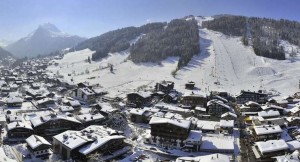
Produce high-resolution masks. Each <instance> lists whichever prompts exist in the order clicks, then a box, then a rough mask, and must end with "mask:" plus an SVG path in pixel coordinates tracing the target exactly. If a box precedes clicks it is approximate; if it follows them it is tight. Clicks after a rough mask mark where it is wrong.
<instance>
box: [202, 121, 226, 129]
mask: <svg viewBox="0 0 300 162" xmlns="http://www.w3.org/2000/svg"><path fill="white" fill-rule="evenodd" d="M219 126H220V122H217V121H208V120H198V121H197V128H199V129H201V130H215V129H216V128H217V127H219Z"/></svg>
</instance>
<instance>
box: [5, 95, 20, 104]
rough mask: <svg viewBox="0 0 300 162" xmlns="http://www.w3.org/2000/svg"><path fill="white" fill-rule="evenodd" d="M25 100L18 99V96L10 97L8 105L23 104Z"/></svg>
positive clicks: (7, 100) (7, 101)
mask: <svg viewBox="0 0 300 162" xmlns="http://www.w3.org/2000/svg"><path fill="white" fill-rule="evenodd" d="M22 102H23V98H21V97H18V96H13V97H8V98H7V99H6V103H8V104H11V103H22Z"/></svg>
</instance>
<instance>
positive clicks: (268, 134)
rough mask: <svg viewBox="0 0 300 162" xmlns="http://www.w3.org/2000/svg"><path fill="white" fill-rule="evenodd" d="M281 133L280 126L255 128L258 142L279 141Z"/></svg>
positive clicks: (254, 135)
mask: <svg viewBox="0 0 300 162" xmlns="http://www.w3.org/2000/svg"><path fill="white" fill-rule="evenodd" d="M281 132H282V129H281V128H280V126H279V125H261V126H253V137H254V139H255V140H256V141H262V140H271V139H279V138H280V134H281Z"/></svg>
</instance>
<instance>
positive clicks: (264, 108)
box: [261, 105, 284, 110]
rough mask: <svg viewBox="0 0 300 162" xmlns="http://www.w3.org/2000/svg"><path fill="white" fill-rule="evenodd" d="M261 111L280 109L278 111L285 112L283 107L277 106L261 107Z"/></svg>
mask: <svg viewBox="0 0 300 162" xmlns="http://www.w3.org/2000/svg"><path fill="white" fill-rule="evenodd" d="M261 109H263V110H267V109H278V110H284V108H283V107H281V106H277V105H263V106H261Z"/></svg>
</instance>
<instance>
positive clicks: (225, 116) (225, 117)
mask: <svg viewBox="0 0 300 162" xmlns="http://www.w3.org/2000/svg"><path fill="white" fill-rule="evenodd" d="M221 119H223V120H234V121H235V120H236V119H237V115H236V114H235V113H232V112H226V113H224V114H222V115H221Z"/></svg>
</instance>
